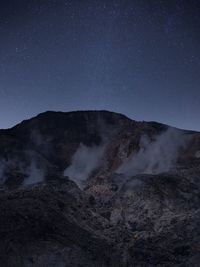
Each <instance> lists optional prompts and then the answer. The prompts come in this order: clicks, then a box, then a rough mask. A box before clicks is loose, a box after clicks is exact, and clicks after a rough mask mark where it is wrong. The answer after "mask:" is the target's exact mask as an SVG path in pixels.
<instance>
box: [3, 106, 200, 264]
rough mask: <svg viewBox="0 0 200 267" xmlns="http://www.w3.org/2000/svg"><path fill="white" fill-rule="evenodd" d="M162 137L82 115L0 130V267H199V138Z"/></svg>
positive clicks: (150, 129) (118, 118) (151, 128)
mask: <svg viewBox="0 0 200 267" xmlns="http://www.w3.org/2000/svg"><path fill="white" fill-rule="evenodd" d="M168 130H169V127H168V126H166V125H162V124H158V123H146V122H135V121H132V120H130V119H128V118H126V117H125V116H123V115H120V114H115V113H110V112H106V111H102V112H92V111H89V112H72V113H54V112H47V113H44V114H40V115H39V116H37V117H36V118H33V119H31V120H28V121H25V122H22V123H21V124H19V125H17V126H15V127H14V128H12V129H8V130H2V131H0V163H1V168H0V170H1V173H0V176H1V190H0V266H3V267H4V266H5V267H7V266H10V267H12V266H13V267H15V266H16V267H18V266H19V267H23V266H36V267H37V266H38V267H39V266H47V267H50V266H55V267H63V266H91V267H92V266H99V267H100V266H102V267H103V266H105V267H107V266H122V267H123V266H127V267H128V266H136V267H137V266H138V267H140V266H142V267H143V266H144V267H145V266H152V267H153V266H162V267H163V266H166V267H168V266H169V267H170V266H180V267H184V266H186V267H187V266H188V267H189V266H200V152H199V151H200V134H199V133H197V132H190V131H180V130H178V135H177V131H175V133H174V131H172V132H169V133H170V136H169V135H168V132H167V131H168ZM166 133H167V135H166ZM166 138H167V139H166ZM172 139H173V140H172ZM166 140H167V141H166ZM171 140H172V141H173V142H171ZM180 140H183V141H184V142H182V141H181V142H180ZM177 143H179V145H177ZM80 145H82V146H83V147H82V148H81V150H79V148H80ZM175 148H176V149H175ZM77 151H78V152H77ZM74 155H76V156H74ZM91 155H92V157H91ZM94 158H95V160H94ZM85 159H86V160H85ZM97 159H98V162H97ZM88 163H90V165H89V166H88V165H87V164H88ZM91 163H92V164H91ZM70 166H72V167H70ZM91 166H92V167H93V168H91ZM79 168H80V169H79ZM77 169H78V170H79V171H77ZM66 170H67V171H66ZM76 171H77V172H76ZM66 173H67V174H70V175H72V177H66ZM83 173H84V175H85V176H83V175H82V174H83ZM78 177H79V178H78ZM83 178H84V179H83ZM72 180H73V181H72Z"/></svg>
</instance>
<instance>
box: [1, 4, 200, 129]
mask: <svg viewBox="0 0 200 267" xmlns="http://www.w3.org/2000/svg"><path fill="white" fill-rule="evenodd" d="M0 38H1V39H0V114H1V119H0V128H6V127H11V126H13V125H14V124H16V123H18V122H20V121H21V120H23V119H26V118H29V117H32V116H34V115H36V114H38V113H40V112H43V111H46V110H56V111H58V110H61V111H71V110H83V109H84V110H85V109H86V110H88V109H96V110H97V109H108V110H111V111H116V112H120V113H124V114H125V115H127V116H129V117H131V118H132V119H136V120H146V121H151V120H154V121H159V122H164V123H167V124H170V125H173V126H177V127H180V128H187V129H197V130H200V1H199V0H187V1H186V0H179V1H176V0H163V1H161V0H157V1H156V0H132V1H128V0H127V1H126V0H107V1H103V0H102V1H100V0H91V1H87V0H85V1H84V0H79V1H78V0H72V1H67V0H55V1H53V0H43V1H41V0H1V1H0Z"/></svg>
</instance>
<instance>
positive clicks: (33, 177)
mask: <svg viewBox="0 0 200 267" xmlns="http://www.w3.org/2000/svg"><path fill="white" fill-rule="evenodd" d="M28 173H29V176H28V177H27V178H26V179H25V180H24V183H23V185H24V186H27V185H33V184H37V183H39V182H42V181H43V180H44V170H42V169H41V168H39V167H38V166H37V164H36V162H35V160H32V161H31V164H30V166H29V168H28Z"/></svg>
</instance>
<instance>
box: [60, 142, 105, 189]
mask: <svg viewBox="0 0 200 267" xmlns="http://www.w3.org/2000/svg"><path fill="white" fill-rule="evenodd" d="M103 152H104V146H92V147H87V146H85V145H83V144H80V146H79V148H78V149H77V151H76V152H75V154H74V155H73V157H72V163H71V165H70V166H69V167H68V168H67V169H66V170H65V171H64V175H65V176H68V177H69V178H70V179H72V180H73V181H74V182H75V183H77V184H78V185H79V186H80V187H82V185H83V181H85V180H87V178H88V177H89V175H90V174H91V173H92V171H94V170H95V169H96V168H97V167H98V166H99V164H100V162H101V159H102V156H103Z"/></svg>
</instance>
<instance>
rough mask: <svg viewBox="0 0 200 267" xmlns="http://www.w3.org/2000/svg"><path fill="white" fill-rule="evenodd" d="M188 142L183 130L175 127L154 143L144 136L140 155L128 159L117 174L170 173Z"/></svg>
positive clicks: (158, 137)
mask: <svg viewBox="0 0 200 267" xmlns="http://www.w3.org/2000/svg"><path fill="white" fill-rule="evenodd" d="M187 140H188V137H186V135H184V134H183V132H181V130H178V129H175V128H173V127H170V128H168V130H166V131H165V132H164V133H162V134H161V135H159V136H157V138H156V140H155V141H153V142H152V141H151V140H150V139H149V137H147V136H146V135H145V136H142V137H141V140H140V150H139V151H138V153H137V154H134V155H133V156H132V157H131V158H129V159H126V160H125V161H124V163H123V164H122V165H121V166H120V167H119V169H118V170H117V172H118V173H122V174H126V175H128V176H129V175H130V176H132V175H136V174H140V173H147V174H158V173H162V172H167V171H170V170H171V169H172V168H173V167H174V165H175V163H176V160H177V156H178V151H179V149H180V148H181V147H184V146H185V145H186V143H187Z"/></svg>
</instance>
